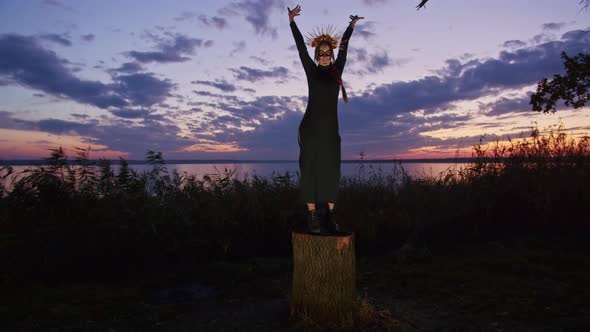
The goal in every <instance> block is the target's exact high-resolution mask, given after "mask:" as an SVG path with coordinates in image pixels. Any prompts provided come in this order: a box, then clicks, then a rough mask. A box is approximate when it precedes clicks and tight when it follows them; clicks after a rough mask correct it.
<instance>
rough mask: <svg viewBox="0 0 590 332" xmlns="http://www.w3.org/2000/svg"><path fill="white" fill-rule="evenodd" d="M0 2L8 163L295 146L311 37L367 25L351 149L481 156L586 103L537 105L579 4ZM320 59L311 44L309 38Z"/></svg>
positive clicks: (578, 130) (215, 154)
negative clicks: (479, 149) (64, 154)
mask: <svg viewBox="0 0 590 332" xmlns="http://www.w3.org/2000/svg"><path fill="white" fill-rule="evenodd" d="M418 2H419V1H417V0H344V1H342V0H341V1H335V0H323V1H305V0H302V1H299V2H292V1H282V0H236V1H196V0H192V1H185V0H166V1H164V0H161V1H156V0H141V1H140V0H125V1H114V0H100V1H98V0H76V1H74V0H26V1H22V0H18V1H17V0H0V159H4V160H6V159H37V158H41V157H45V156H47V155H48V149H50V148H55V147H58V146H63V147H64V148H65V149H66V150H67V151H72V149H73V148H74V147H76V146H77V147H88V146H90V147H91V149H92V150H91V154H90V157H91V158H99V157H106V158H117V157H118V156H121V157H124V158H127V159H143V158H144V156H145V153H146V151H147V150H155V151H161V152H163V154H164V157H165V158H166V159H288V160H296V159H297V158H298V156H299V147H298V145H297V127H298V125H299V122H300V121H301V118H302V116H303V112H304V111H305V106H306V100H307V85H306V81H305V74H304V72H303V67H302V66H301V63H300V62H299V58H298V55H297V51H296V49H295V47H294V41H293V36H292V34H291V30H290V28H289V21H288V17H287V9H286V7H287V6H289V7H294V6H295V5H297V4H300V5H301V8H302V12H301V16H298V17H297V18H296V22H297V25H298V26H299V28H300V30H301V31H302V32H303V33H304V34H305V33H306V32H309V31H311V30H312V29H313V28H315V27H317V26H319V25H333V26H336V27H337V28H338V29H339V31H343V30H344V29H345V28H346V26H347V25H348V22H349V19H348V16H349V15H351V14H358V15H360V16H364V17H365V19H364V20H361V21H359V22H358V23H357V25H356V28H355V30H354V32H353V34H352V38H351V40H350V47H349V53H348V60H347V64H346V68H345V71H344V75H343V80H344V84H345V86H346V89H347V92H348V94H349V98H350V101H349V103H347V104H345V103H344V102H343V101H342V98H340V101H339V106H338V107H339V125H340V135H341V137H342V158H343V159H356V158H358V155H359V153H360V151H364V153H365V154H366V158H371V159H373V158H375V159H384V158H443V157H454V156H455V155H456V154H457V153H459V154H460V155H464V156H469V154H470V151H471V147H472V146H473V145H474V144H476V143H477V142H478V141H479V139H480V137H481V136H482V135H486V136H485V140H487V141H496V140H505V139H506V138H507V137H511V138H516V137H521V136H522V135H525V136H526V135H527V134H528V133H529V132H530V128H531V126H533V125H535V124H537V125H538V127H539V128H541V129H542V128H546V127H547V126H550V125H556V124H558V123H561V124H563V126H564V127H565V128H566V129H567V131H568V134H570V135H572V136H573V137H579V136H582V135H589V134H590V113H589V112H588V111H589V108H588V107H586V108H583V109H579V110H569V109H565V108H562V109H560V110H559V111H558V112H557V113H555V114H541V113H536V112H533V111H531V107H530V105H529V100H530V94H531V93H532V91H533V90H534V88H535V87H536V83H537V82H538V81H539V80H541V79H542V78H543V77H552V76H553V74H556V73H562V72H563V64H562V59H561V57H560V54H561V52H562V51H566V52H567V53H568V54H570V55H572V56H573V55H575V54H577V53H579V52H590V30H589V27H590V10H581V5H580V4H579V1H578V0H493V1H492V0H477V1H473V0H444V1H443V0H430V1H429V2H428V3H427V5H426V8H425V9H421V10H419V11H417V10H416V5H417V4H418ZM308 50H309V51H310V54H312V52H313V49H312V48H311V47H308Z"/></svg>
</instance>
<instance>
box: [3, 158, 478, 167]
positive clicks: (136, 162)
mask: <svg viewBox="0 0 590 332" xmlns="http://www.w3.org/2000/svg"><path fill="white" fill-rule="evenodd" d="M472 160H473V159H472V158H438V159H365V160H360V159H356V160H342V161H341V163H343V164H358V163H361V162H362V163H367V164H393V163H402V164H411V163H468V162H471V161H472ZM89 162H90V163H91V164H96V163H98V160H89ZM110 162H111V163H112V164H113V165H118V164H119V163H120V162H119V160H118V159H111V160H110ZM298 162H299V161H298V160H231V159H217V160H166V161H165V163H166V164H167V165H179V164H286V163H298ZM68 163H69V164H70V165H73V164H76V163H75V161H74V160H68ZM127 163H128V164H129V165H148V164H149V163H148V162H147V161H145V160H127ZM0 165H2V166H42V165H48V162H47V161H45V160H38V159H37V160H26V159H17V160H0Z"/></svg>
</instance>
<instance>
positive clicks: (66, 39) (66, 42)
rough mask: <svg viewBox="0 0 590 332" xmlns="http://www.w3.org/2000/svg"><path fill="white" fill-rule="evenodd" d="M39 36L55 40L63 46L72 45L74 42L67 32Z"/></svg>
mask: <svg viewBox="0 0 590 332" xmlns="http://www.w3.org/2000/svg"><path fill="white" fill-rule="evenodd" d="M39 38H41V39H44V40H48V41H51V42H54V43H56V44H58V45H61V46H72V42H71V41H70V39H69V38H70V37H69V36H68V35H67V34H62V35H58V34H56V33H49V34H43V35H40V36H39Z"/></svg>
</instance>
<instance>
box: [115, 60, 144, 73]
mask: <svg viewBox="0 0 590 332" xmlns="http://www.w3.org/2000/svg"><path fill="white" fill-rule="evenodd" d="M142 70H143V67H142V66H141V65H140V64H139V63H137V62H125V63H124V64H122V65H121V67H119V68H116V69H113V70H112V71H114V72H121V73H137V72H140V71H142Z"/></svg>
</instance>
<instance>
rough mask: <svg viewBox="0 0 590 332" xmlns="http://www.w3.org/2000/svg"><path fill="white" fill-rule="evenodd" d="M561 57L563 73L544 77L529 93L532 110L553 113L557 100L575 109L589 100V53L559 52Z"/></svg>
mask: <svg viewBox="0 0 590 332" xmlns="http://www.w3.org/2000/svg"><path fill="white" fill-rule="evenodd" d="M586 6H588V3H586ZM561 57H562V58H563V64H564V66H565V74H564V75H561V74H556V75H554V76H553V79H552V80H551V81H549V80H547V79H546V78H544V79H542V80H541V81H540V82H539V83H538V84H537V91H536V92H535V93H533V94H532V95H531V105H533V111H537V112H541V111H542V112H543V113H549V112H551V113H555V110H556V108H555V105H556V103H557V102H558V101H559V100H563V102H564V103H565V105H566V106H572V107H573V108H575V109H577V108H581V107H583V106H584V105H586V104H587V103H588V101H590V54H587V53H579V54H578V55H576V56H574V57H569V56H568V55H567V53H565V52H561Z"/></svg>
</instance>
